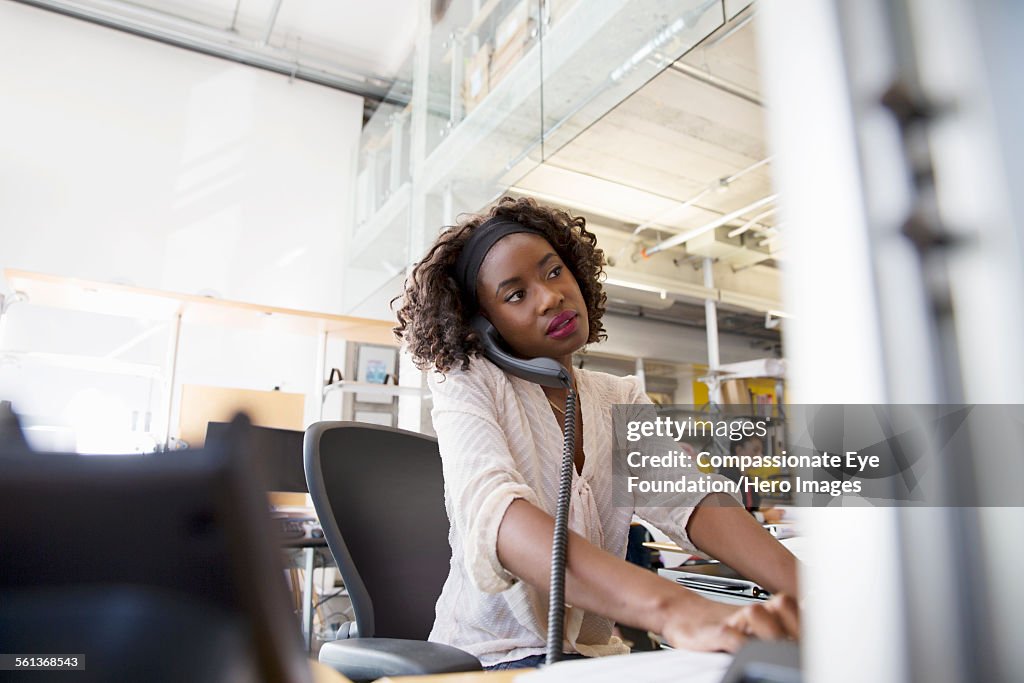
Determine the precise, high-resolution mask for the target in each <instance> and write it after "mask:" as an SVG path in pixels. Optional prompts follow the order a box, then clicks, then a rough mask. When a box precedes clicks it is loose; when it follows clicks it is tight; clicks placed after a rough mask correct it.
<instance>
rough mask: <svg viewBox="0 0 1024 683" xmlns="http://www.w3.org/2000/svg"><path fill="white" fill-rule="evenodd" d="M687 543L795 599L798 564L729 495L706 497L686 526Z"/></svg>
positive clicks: (715, 494)
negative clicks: (688, 541) (688, 538)
mask: <svg viewBox="0 0 1024 683" xmlns="http://www.w3.org/2000/svg"><path fill="white" fill-rule="evenodd" d="M686 533H687V535H688V536H689V537H690V542H691V543H693V545H695V546H697V547H698V548H700V550H701V551H702V552H704V553H707V554H708V555H710V556H712V557H714V558H715V559H718V560H721V561H722V562H724V563H725V564H727V565H729V566H730V567H732V568H733V569H735V570H736V571H737V572H739V573H740V574H741V575H743V576H745V577H747V578H749V579H750V580H751V581H755V582H757V583H759V584H760V585H762V586H764V587H765V588H767V589H768V590H770V591H771V592H773V593H788V594H789V595H792V596H794V597H796V596H797V595H798V593H797V562H796V558H795V557H794V556H793V554H792V553H791V552H789V550H787V549H786V547H785V546H784V545H782V544H781V543H779V542H778V540H777V539H776V538H775V537H774V536H772V535H771V534H770V533H768V532H767V531H765V529H764V528H763V527H762V526H761V525H760V524H758V523H757V520H755V519H754V518H753V517H751V516H750V514H749V513H748V512H747V511H746V509H745V508H744V507H743V506H742V505H740V504H739V503H737V502H736V500H734V499H733V498H732V497H731V496H727V495H724V494H720V493H714V494H711V495H709V496H707V497H705V498H704V499H703V500H702V501H701V502H700V503H699V504H698V505H697V507H696V508H695V509H694V511H693V512H692V513H691V514H690V518H689V520H688V521H687V523H686Z"/></svg>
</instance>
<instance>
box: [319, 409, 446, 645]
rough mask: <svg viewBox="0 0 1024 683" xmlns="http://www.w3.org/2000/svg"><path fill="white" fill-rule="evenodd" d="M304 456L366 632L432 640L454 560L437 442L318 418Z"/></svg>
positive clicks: (322, 517)
mask: <svg viewBox="0 0 1024 683" xmlns="http://www.w3.org/2000/svg"><path fill="white" fill-rule="evenodd" d="M304 456H305V466H306V480H307V484H308V485H309V492H310V495H311V496H312V498H313V504H314V506H315V507H316V511H317V515H318V516H319V518H320V523H321V525H322V527H323V530H324V537H325V538H326V539H327V544H328V546H329V547H330V549H331V552H332V553H333V555H334V558H335V561H336V562H337V564H338V568H339V570H340V571H341V575H342V578H343V579H344V581H345V586H346V588H347V589H348V591H349V595H350V596H351V598H352V605H353V609H354V611H355V616H356V627H357V630H358V636H359V637H360V638H369V637H377V638H404V639H412V640H426V638H427V636H428V635H429V633H430V629H431V627H432V626H433V623H434V609H435V605H436V603H437V599H438V597H439V596H440V595H441V587H442V586H443V585H444V581H445V579H446V577H447V576H448V568H449V563H450V560H451V548H450V547H449V545H448V516H447V513H446V512H445V507H444V480H443V476H442V472H441V458H440V455H439V452H438V447H437V439H434V438H432V437H429V436H424V435H422V434H417V433H415V432H408V431H405V430H401V429H394V428H391V427H382V426H377V425H371V424H365V423H359V422H319V423H316V424H314V425H312V426H310V427H309V429H307V430H306V440H305V444H304Z"/></svg>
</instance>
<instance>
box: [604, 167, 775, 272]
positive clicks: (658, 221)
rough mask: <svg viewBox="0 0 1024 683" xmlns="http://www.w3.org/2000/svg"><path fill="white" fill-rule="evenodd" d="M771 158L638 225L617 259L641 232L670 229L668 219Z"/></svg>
mask: <svg viewBox="0 0 1024 683" xmlns="http://www.w3.org/2000/svg"><path fill="white" fill-rule="evenodd" d="M771 160H772V158H771V157H770V156H769V157H765V158H764V159H761V160H760V161H755V162H754V163H753V164H751V165H750V166H747V167H746V168H743V169H740V170H739V171H737V172H736V173H733V174H732V175H730V176H723V177H721V178H718V179H717V180H714V181H712V182H711V183H709V184H708V186H707V187H705V188H704V189H703V190H701V191H700V192H698V193H697V194H695V195H694V196H692V197H690V198H689V199H687V200H686V201H685V202H683V203H682V204H677V205H676V206H673V207H672V208H670V209H668V210H666V211H662V212H661V213H659V214H658V215H657V216H655V217H654V218H652V219H651V220H649V221H646V222H644V223H642V224H640V225H638V226H637V227H636V229H634V230H633V234H632V235H631V236H630V238H629V240H628V241H627V242H626V243H625V244H623V245H622V247H621V248H620V249H619V251H618V252H616V254H615V260H616V261H618V260H619V259H620V258H622V253H623V252H624V251H625V250H626V249H628V248H629V247H630V246H632V245H633V244H634V243H636V238H637V236H638V235H639V234H640V233H641V232H643V231H645V230H657V231H659V232H668V230H666V229H665V228H664V227H663V226H664V224H665V223H667V222H668V221H670V220H674V219H675V217H676V214H677V213H679V212H682V211H685V210H686V209H688V208H690V207H691V206H693V205H694V204H696V203H697V202H698V201H700V200H701V199H702V198H704V197H706V196H707V195H708V194H710V193H712V192H725V191H727V190H728V189H729V187H730V186H731V185H732V184H733V183H734V182H736V181H737V180H739V179H740V178H742V177H743V176H745V175H747V174H748V173H751V172H753V171H756V170H757V169H759V168H761V167H762V166H764V165H765V164H768V163H771Z"/></svg>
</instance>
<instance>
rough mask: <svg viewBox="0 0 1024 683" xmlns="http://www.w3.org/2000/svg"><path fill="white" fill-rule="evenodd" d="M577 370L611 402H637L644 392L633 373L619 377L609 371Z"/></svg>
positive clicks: (592, 387) (595, 390)
mask: <svg viewBox="0 0 1024 683" xmlns="http://www.w3.org/2000/svg"><path fill="white" fill-rule="evenodd" d="M576 372H578V373H580V375H581V376H582V378H583V379H584V381H585V382H587V384H588V386H590V387H591V390H592V391H594V392H595V393H598V394H600V395H601V396H602V397H604V398H606V399H608V400H609V402H611V403H635V402H636V400H637V399H638V398H639V395H640V394H641V393H643V391H642V390H641V389H640V380H639V379H638V378H637V377H635V376H633V375H627V376H625V377H619V376H617V375H609V374H608V373H607V372H596V371H593V370H586V369H584V368H580V369H579V370H577V371H576Z"/></svg>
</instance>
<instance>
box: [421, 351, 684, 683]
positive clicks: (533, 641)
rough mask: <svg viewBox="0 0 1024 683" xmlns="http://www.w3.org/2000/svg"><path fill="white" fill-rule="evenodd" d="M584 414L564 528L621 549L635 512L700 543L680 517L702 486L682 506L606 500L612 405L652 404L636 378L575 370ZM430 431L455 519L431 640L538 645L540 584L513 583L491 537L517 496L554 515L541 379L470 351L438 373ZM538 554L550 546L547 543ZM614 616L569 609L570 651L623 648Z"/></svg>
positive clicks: (480, 653)
mask: <svg viewBox="0 0 1024 683" xmlns="http://www.w3.org/2000/svg"><path fill="white" fill-rule="evenodd" d="M575 372H576V378H577V391H578V396H579V401H580V402H581V404H582V405H581V407H582V413H583V449H584V455H585V456H586V459H585V462H584V465H583V472H582V474H580V473H577V472H576V471H575V468H574V470H573V486H572V497H571V505H570V512H569V526H570V528H571V529H572V530H573V531H575V532H576V533H578V534H580V535H581V536H583V537H584V538H586V539H587V540H589V541H590V542H591V543H593V544H594V545H596V546H598V547H601V548H603V549H605V550H607V551H608V552H610V553H612V554H613V555H615V556H616V557H625V554H626V542H627V537H628V533H629V524H630V520H631V519H632V517H633V514H634V512H635V513H636V515H637V516H638V517H640V518H642V519H644V520H645V521H648V522H650V523H651V524H652V525H654V526H656V527H658V528H659V529H661V530H662V531H663V532H664V533H665V534H667V535H668V536H669V537H670V538H671V539H672V540H674V541H675V542H676V543H678V544H679V545H680V546H681V547H682V548H684V549H686V550H689V551H691V552H693V553H697V550H696V549H695V548H694V547H693V545H692V544H691V543H690V540H689V538H688V537H687V535H686V522H687V520H688V519H689V517H690V513H691V512H692V511H693V506H695V505H696V504H697V503H698V502H699V501H700V499H701V498H702V497H703V494H693V495H689V496H688V495H686V494H680V495H679V496H678V500H679V504H680V505H682V506H684V507H671V508H670V507H646V508H639V507H638V508H635V509H634V508H623V507H615V506H613V504H612V446H613V437H612V418H611V407H612V406H613V405H615V404H625V403H632V404H635V403H646V404H649V403H651V401H650V399H648V397H647V395H646V394H645V393H644V392H643V391H641V389H640V385H639V382H638V381H637V380H636V378H633V377H625V378H619V377H614V376H612V375H608V374H605V373H600V372H589V371H586V370H576V371H575ZM428 383H429V385H430V389H431V391H432V393H433V398H434V407H433V412H432V415H433V421H434V429H435V430H436V432H437V438H438V442H439V446H440V450H441V460H442V463H443V467H444V495H445V507H446V508H447V511H448V519H449V520H450V522H451V528H450V531H449V535H448V540H449V542H450V544H451V548H452V559H451V569H450V571H449V574H448V579H447V581H445V584H444V588H443V589H442V591H441V597H440V598H439V599H438V602H437V617H436V620H435V621H434V628H433V630H432V631H431V634H430V640H432V641H436V642H440V643H447V644H449V645H453V646H455V647H458V648H461V649H463V650H465V651H467V652H469V653H471V654H473V655H475V656H476V657H478V658H479V659H480V661H481V662H482V663H483V665H484V666H490V665H492V664H497V663H499V662H505V661H513V660H516V659H521V658H523V657H527V656H529V655H536V654H543V653H544V651H545V642H546V633H547V593H546V591H538V590H536V589H534V588H532V587H531V586H529V585H527V584H526V583H525V582H523V581H520V580H519V579H517V578H516V577H515V576H513V575H512V574H510V573H509V572H508V571H506V570H505V568H504V567H502V566H501V563H500V562H499V561H498V553H497V538H498V527H499V525H500V524H501V520H502V517H503V515H504V514H505V509H506V508H507V507H508V506H509V504H510V503H512V501H513V500H515V499H516V498H523V499H525V500H527V501H529V502H530V503H532V504H534V505H535V506H537V507H539V508H540V509H541V510H544V511H545V512H547V513H548V514H550V515H551V516H552V517H553V516H554V514H555V503H556V500H557V495H558V470H559V465H560V462H561V457H562V425H561V422H560V421H559V420H557V419H556V418H555V415H554V413H553V412H552V411H551V408H550V404H549V403H548V401H547V398H546V396H545V395H544V392H543V390H542V389H541V388H540V386H539V385H536V384H533V383H531V382H526V381H524V380H521V379H519V378H517V377H512V376H510V375H507V374H505V373H504V372H503V371H502V370H500V369H499V368H498V367H497V366H495V365H494V364H492V363H491V362H490V361H487V360H484V359H482V358H478V359H473V361H472V362H471V365H470V367H469V369H468V370H467V371H461V370H453V371H451V372H449V373H448V374H447V378H446V379H443V380H442V379H441V378H440V376H438V375H435V374H433V373H431V374H430V376H429V379H428ZM536 552H537V553H538V554H541V555H549V554H550V552H551V548H550V545H548V544H545V545H544V546H542V547H538V548H537V549H536ZM612 626H613V624H612V621H611V620H609V619H606V618H605V617H602V616H598V615H596V614H591V613H586V612H584V611H583V610H581V609H578V608H573V607H570V608H569V610H568V612H567V614H566V619H565V628H566V640H565V643H564V649H565V651H566V652H579V653H580V654H583V655H587V656H600V655H608V654H622V653H625V652H628V648H627V647H626V646H625V645H624V644H623V643H622V641H621V640H619V639H618V638H616V637H613V636H612Z"/></svg>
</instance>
